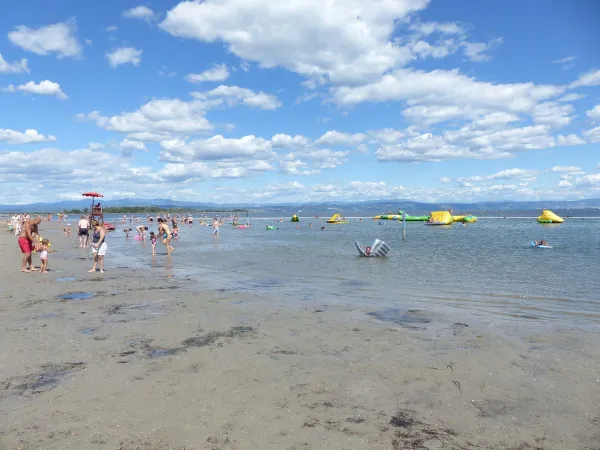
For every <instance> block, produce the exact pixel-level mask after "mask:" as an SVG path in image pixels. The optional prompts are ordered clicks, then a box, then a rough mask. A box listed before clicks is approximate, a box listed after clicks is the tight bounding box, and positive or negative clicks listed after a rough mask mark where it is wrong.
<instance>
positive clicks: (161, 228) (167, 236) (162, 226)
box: [158, 219, 175, 256]
mask: <svg viewBox="0 0 600 450" xmlns="http://www.w3.org/2000/svg"><path fill="white" fill-rule="evenodd" d="M158 235H159V236H160V238H161V240H162V243H163V244H164V246H165V247H166V248H167V255H169V256H170V255H171V252H172V251H173V250H175V249H174V248H173V247H171V239H172V238H173V233H171V229H170V228H169V225H167V221H166V220H165V219H158Z"/></svg>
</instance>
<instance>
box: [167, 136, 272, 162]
mask: <svg viewBox="0 0 600 450" xmlns="http://www.w3.org/2000/svg"><path fill="white" fill-rule="evenodd" d="M160 145H161V147H162V148H163V152H161V159H163V160H165V161H174V162H188V161H200V160H224V159H261V158H270V157H271V156H272V155H273V153H272V151H271V143H270V142H269V141H268V140H265V139H263V138H259V137H256V136H252V135H250V136H244V137H242V138H239V139H227V138H224V137H223V136H221V135H217V136H213V137H211V138H209V139H198V140H194V141H189V142H186V141H185V140H183V139H180V138H176V139H170V140H166V141H162V142H161V143H160Z"/></svg>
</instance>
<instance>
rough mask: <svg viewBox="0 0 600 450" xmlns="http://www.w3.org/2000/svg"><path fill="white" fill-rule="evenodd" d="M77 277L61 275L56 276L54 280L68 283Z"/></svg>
mask: <svg viewBox="0 0 600 450" xmlns="http://www.w3.org/2000/svg"><path fill="white" fill-rule="evenodd" d="M77 280H78V278H77V277H62V278H57V279H56V281H58V282H59V283H69V282H71V281H77Z"/></svg>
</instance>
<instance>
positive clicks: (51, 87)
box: [3, 80, 69, 100]
mask: <svg viewBox="0 0 600 450" xmlns="http://www.w3.org/2000/svg"><path fill="white" fill-rule="evenodd" d="M3 90H4V91H5V92H15V91H22V92H29V93H30V94H38V95H52V96H54V97H56V98H58V99H60V100H66V99H68V98H69V97H68V96H67V94H65V93H64V92H63V90H62V89H61V87H60V84H58V83H55V82H53V81H50V80H44V81H40V82H39V83H37V84H36V83H35V82H34V81H28V82H27V83H25V84H22V85H20V86H17V87H14V86H13V85H12V84H11V85H9V86H8V87H7V88H5V89H3Z"/></svg>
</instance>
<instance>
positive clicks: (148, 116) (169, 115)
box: [77, 99, 212, 140]
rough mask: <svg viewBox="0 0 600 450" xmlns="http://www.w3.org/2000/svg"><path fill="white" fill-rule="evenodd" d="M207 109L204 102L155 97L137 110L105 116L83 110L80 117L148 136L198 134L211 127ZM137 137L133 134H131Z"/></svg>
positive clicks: (103, 125) (119, 130) (112, 127)
mask: <svg viewBox="0 0 600 450" xmlns="http://www.w3.org/2000/svg"><path fill="white" fill-rule="evenodd" d="M205 111H206V107H205V104H204V103H203V102H194V101H192V102H184V101H182V100H179V99H155V100H152V101H150V102H148V103H146V104H145V105H143V106H142V107H141V108H140V109H138V110H137V111H134V112H123V113H121V114H119V115H117V116H112V117H107V116H102V115H101V114H100V113H99V112H97V111H93V112H91V113H89V114H80V115H78V116H77V118H78V119H90V120H93V121H95V122H96V124H97V125H98V126H99V127H101V128H104V129H106V130H109V131H118V132H121V133H146V134H145V135H141V136H146V137H152V138H153V139H146V140H155V139H154V137H157V135H161V134H181V133H186V134H197V133H201V132H205V131H209V130H211V129H212V126H211V124H210V123H209V121H208V120H207V119H206V117H204V114H205ZM130 136H131V137H132V138H134V136H133V135H130Z"/></svg>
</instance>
